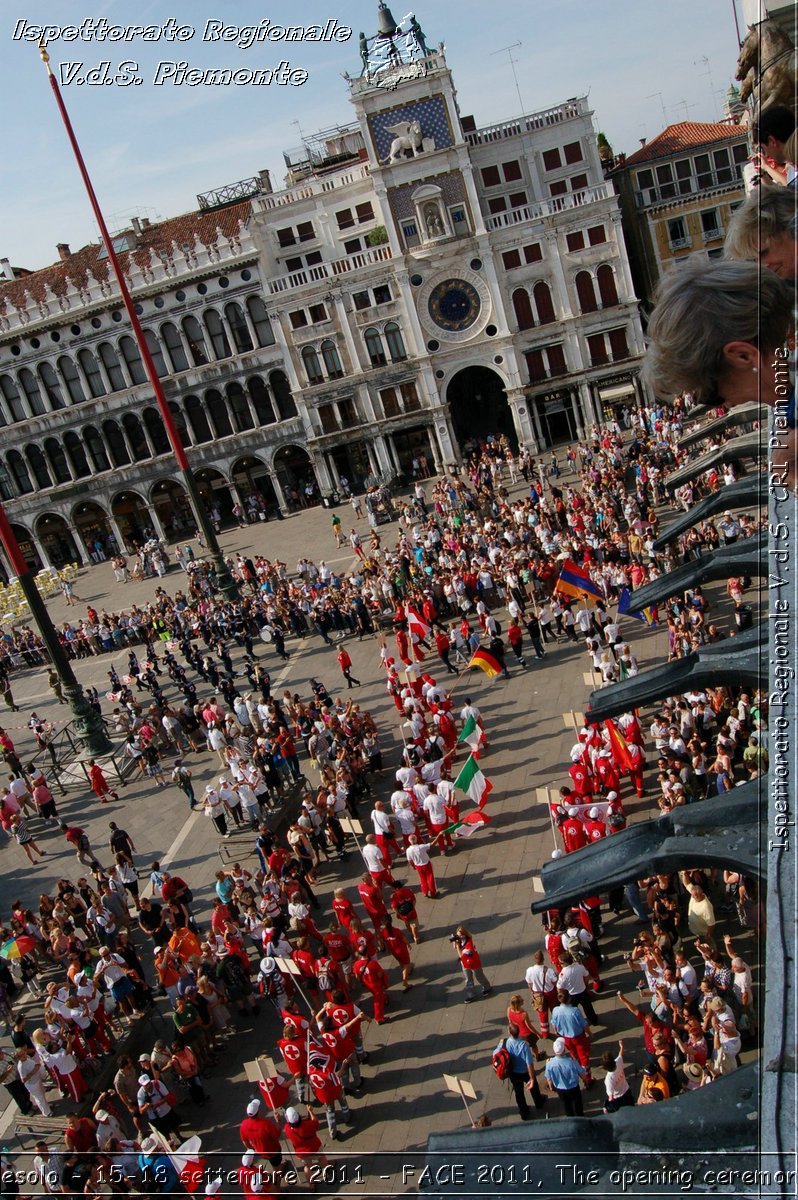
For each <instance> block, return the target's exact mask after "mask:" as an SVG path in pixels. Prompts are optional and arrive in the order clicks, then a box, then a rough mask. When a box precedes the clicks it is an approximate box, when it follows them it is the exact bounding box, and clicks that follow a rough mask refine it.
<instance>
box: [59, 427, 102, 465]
mask: <svg viewBox="0 0 798 1200" xmlns="http://www.w3.org/2000/svg"><path fill="white" fill-rule="evenodd" d="M83 441H84V443H85V446H86V450H88V452H89V455H90V457H91V461H92V466H93V467H94V471H95V473H96V474H99V473H100V472H101V471H110V470H111V460H110V459H109V457H108V452H107V451H106V449H105V442H104V441H103V440H102V438H101V437H100V434H99V432H98V431H97V430H96V429H95V428H94V426H93V425H87V426H86V428H85V429H84V430H83ZM64 446H65V447H66V452H67V454H68V455H69V461H70V462H71V463H72V469H73V470H74V472H75V474H76V475H77V476H78V478H82V477H83V476H84V475H91V474H92V472H91V469H90V468H89V464H88V462H87V461H86V455H85V453H84V452H83V447H82V446H81V444H80V441H79V440H78V437H77V434H74V433H67V434H65V435H64Z"/></svg>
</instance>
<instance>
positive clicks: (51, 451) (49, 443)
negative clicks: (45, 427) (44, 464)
mask: <svg viewBox="0 0 798 1200" xmlns="http://www.w3.org/2000/svg"><path fill="white" fill-rule="evenodd" d="M44 452H45V454H46V455H47V461H48V462H49V464H50V471H51V473H52V475H53V478H54V479H55V482H56V483H71V482H72V473H71V472H70V470H69V463H68V462H67V456H66V454H65V453H64V447H63V446H62V445H61V443H60V442H59V441H58V439H57V438H52V437H51V438H46V439H45V442H44Z"/></svg>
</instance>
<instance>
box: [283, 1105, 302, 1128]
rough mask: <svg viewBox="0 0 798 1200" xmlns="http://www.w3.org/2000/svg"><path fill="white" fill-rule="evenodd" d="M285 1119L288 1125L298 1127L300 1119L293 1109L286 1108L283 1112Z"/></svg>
mask: <svg viewBox="0 0 798 1200" xmlns="http://www.w3.org/2000/svg"><path fill="white" fill-rule="evenodd" d="M285 1119H286V1121H287V1122H288V1124H289V1125H298V1124H299V1122H300V1121H301V1119H302V1118H301V1117H300V1115H299V1113H298V1112H297V1110H296V1109H295V1108H287V1109H286V1110H285Z"/></svg>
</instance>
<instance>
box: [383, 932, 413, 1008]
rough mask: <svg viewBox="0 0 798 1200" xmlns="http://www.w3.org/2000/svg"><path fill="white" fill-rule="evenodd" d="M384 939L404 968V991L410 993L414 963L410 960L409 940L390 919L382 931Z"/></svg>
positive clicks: (389, 949)
mask: <svg viewBox="0 0 798 1200" xmlns="http://www.w3.org/2000/svg"><path fill="white" fill-rule="evenodd" d="M382 938H383V941H384V942H385V946H386V948H387V949H388V951H389V952H390V953H391V954H392V955H393V956H394V958H395V959H396V961H397V962H398V963H399V966H400V967H401V968H402V991H403V992H409V991H410V989H411V987H412V986H413V985H412V983H410V976H411V975H412V973H413V963H412V962H411V960H410V948H409V946H408V944H407V938H406V937H405V935H404V934H403V933H402V931H401V929H397V928H396V926H395V925H394V924H393V922H392V920H391V918H390V917H388V918H387V919H386V921H385V925H384V926H383V930H382Z"/></svg>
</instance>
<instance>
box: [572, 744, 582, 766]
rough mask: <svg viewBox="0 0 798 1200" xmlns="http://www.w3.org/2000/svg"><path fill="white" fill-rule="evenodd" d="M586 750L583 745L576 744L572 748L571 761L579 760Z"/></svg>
mask: <svg viewBox="0 0 798 1200" xmlns="http://www.w3.org/2000/svg"><path fill="white" fill-rule="evenodd" d="M583 753H584V751H583V750H582V747H581V746H574V747H573V749H572V750H571V762H579V760H580V758H581V757H582V754H583Z"/></svg>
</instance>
